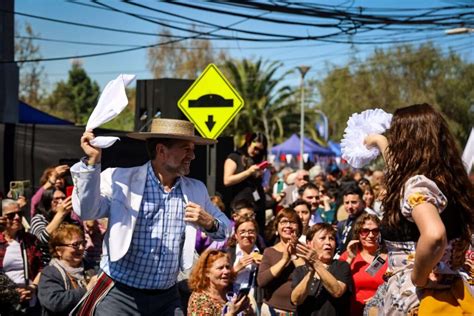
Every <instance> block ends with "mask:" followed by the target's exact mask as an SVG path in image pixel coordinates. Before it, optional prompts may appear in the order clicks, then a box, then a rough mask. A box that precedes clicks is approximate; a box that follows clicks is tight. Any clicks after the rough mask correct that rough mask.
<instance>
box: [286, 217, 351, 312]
mask: <svg viewBox="0 0 474 316" xmlns="http://www.w3.org/2000/svg"><path fill="white" fill-rule="evenodd" d="M306 242H307V245H303V244H300V243H299V244H298V245H297V246H296V248H297V254H298V256H299V257H301V258H303V259H304V260H305V261H306V265H302V266H299V267H297V268H296V270H295V272H294V276H293V284H292V287H293V291H292V292H291V302H292V303H293V304H295V305H297V306H298V308H297V310H298V315H312V316H313V315H324V316H330V315H351V313H350V310H349V304H350V295H351V293H352V277H351V271H350V267H349V264H347V263H346V262H341V261H337V260H334V259H333V257H334V252H335V250H336V231H335V230H334V228H333V227H332V225H331V224H326V223H320V224H315V225H313V226H311V228H310V229H309V231H308V233H307V234H306Z"/></svg>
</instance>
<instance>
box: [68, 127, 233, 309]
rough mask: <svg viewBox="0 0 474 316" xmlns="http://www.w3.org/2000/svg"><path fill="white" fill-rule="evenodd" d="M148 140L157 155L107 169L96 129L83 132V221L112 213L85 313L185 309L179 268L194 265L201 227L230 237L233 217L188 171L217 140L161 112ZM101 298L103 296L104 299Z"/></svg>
mask: <svg viewBox="0 0 474 316" xmlns="http://www.w3.org/2000/svg"><path fill="white" fill-rule="evenodd" d="M128 136H129V137H131V138H135V139H140V140H144V141H145V142H146V147H147V151H148V155H149V158H150V161H148V162H147V163H146V164H145V165H143V166H139V167H132V168H109V169H106V170H105V171H103V172H102V173H100V171H101V168H100V159H101V150H100V149H99V148H96V147H94V146H92V145H91V140H93V139H94V134H93V133H92V131H86V132H85V133H84V134H83V136H82V137H81V147H82V149H83V150H84V152H85V153H86V155H87V157H86V158H84V159H83V160H82V161H81V162H79V163H77V164H76V165H74V166H73V167H72V168H71V173H72V176H73V179H74V184H75V190H74V192H73V207H74V212H76V213H77V214H78V215H79V216H80V217H81V218H82V219H83V220H89V219H98V218H103V217H107V218H108V219H109V224H108V230H107V234H106V236H105V238H104V247H103V252H104V253H103V257H102V260H101V264H100V267H101V269H102V270H103V272H104V273H101V275H100V276H99V279H98V282H97V285H96V287H95V288H94V289H93V290H92V292H91V293H90V295H89V296H88V297H87V298H86V299H85V300H84V303H83V304H82V306H81V307H79V308H78V309H79V312H78V314H79V315H86V314H91V313H92V312H93V311H94V310H95V315H116V314H123V313H125V314H127V315H182V314H183V312H182V309H181V306H180V298H179V295H178V290H177V286H176V282H177V275H178V272H179V270H180V265H181V268H182V269H189V268H190V267H191V265H192V259H193V252H194V242H195V237H196V227H199V228H201V229H202V230H203V231H205V232H206V233H207V234H208V235H209V236H210V237H211V238H214V239H216V240H223V239H225V238H226V237H227V236H228V234H229V233H230V223H229V220H228V219H227V217H226V216H225V215H224V214H223V213H222V212H220V211H219V210H218V209H217V208H216V207H215V206H214V205H213V204H212V203H211V201H210V200H209V195H208V192H207V189H206V187H205V185H204V184H203V183H202V182H200V181H198V180H195V179H191V178H187V177H185V175H187V174H188V173H189V169H190V164H191V161H192V160H193V159H194V158H195V156H194V146H195V145H206V144H213V143H215V142H216V141H215V140H212V139H206V138H201V137H198V136H195V135H194V125H193V124H192V123H190V122H188V121H182V120H171V119H160V118H157V119H154V120H153V122H152V126H151V131H150V132H139V133H130V134H128ZM99 297H103V299H101V300H100V301H99V299H98V298H99Z"/></svg>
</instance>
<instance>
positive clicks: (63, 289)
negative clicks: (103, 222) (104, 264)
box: [38, 223, 97, 316]
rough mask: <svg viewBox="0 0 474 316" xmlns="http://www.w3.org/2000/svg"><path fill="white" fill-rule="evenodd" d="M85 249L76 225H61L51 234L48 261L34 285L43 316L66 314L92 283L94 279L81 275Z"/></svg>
mask: <svg viewBox="0 0 474 316" xmlns="http://www.w3.org/2000/svg"><path fill="white" fill-rule="evenodd" d="M85 246H86V240H85V238H84V232H83V230H82V229H81V228H80V227H79V226H77V225H73V224H68V223H64V224H61V225H60V226H59V228H58V229H56V230H55V231H54V232H53V234H52V235H51V239H50V242H49V248H50V251H51V256H52V259H51V262H50V263H49V265H48V266H47V267H45V268H44V270H43V272H42V274H41V278H40V282H39V286H38V298H39V301H40V303H41V306H42V309H43V314H42V315H43V316H49V315H69V312H71V310H72V309H73V308H74V306H76V305H77V303H79V301H80V300H81V298H82V296H83V295H84V294H85V293H86V292H87V290H89V289H90V288H91V287H92V286H93V285H94V284H95V282H96V280H97V277H96V276H93V277H89V276H86V274H85V272H84V271H85V270H84V263H83V262H84V261H83V259H84V250H85Z"/></svg>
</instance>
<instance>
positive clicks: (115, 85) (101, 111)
mask: <svg viewBox="0 0 474 316" xmlns="http://www.w3.org/2000/svg"><path fill="white" fill-rule="evenodd" d="M135 77H136V76H135V75H127V74H120V75H119V76H118V77H117V78H116V79H114V80H112V81H109V83H107V85H106V86H105V88H104V91H102V94H101V95H100V98H99V102H97V105H96V106H95V108H94V111H92V114H91V116H90V117H89V121H88V122H87V125H86V130H93V129H95V128H97V127H99V126H100V125H102V124H105V123H107V122H109V121H111V120H112V119H114V118H115V117H116V116H117V115H119V114H120V113H121V112H122V111H123V110H124V109H125V107H126V106H127V104H128V98H127V95H126V93H125V87H126V86H128V85H129V84H130V83H131V82H132V81H133V80H134V79H135ZM101 138H102V139H101ZM106 138H107V139H106V140H105V139H104V137H96V139H95V140H94V141H95V142H94V141H93V142H91V144H92V145H93V146H95V147H99V148H107V147H110V146H112V145H113V144H114V143H115V141H117V140H118V139H119V138H118V137H114V138H113V140H112V138H111V137H106Z"/></svg>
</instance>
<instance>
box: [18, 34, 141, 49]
mask: <svg viewBox="0 0 474 316" xmlns="http://www.w3.org/2000/svg"><path fill="white" fill-rule="evenodd" d="M15 38H20V39H27V40H35V41H44V42H53V43H65V44H78V45H90V46H112V47H140V45H127V44H110V43H94V42H83V41H69V40H60V39H54V38H44V37H39V36H22V35H15Z"/></svg>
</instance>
